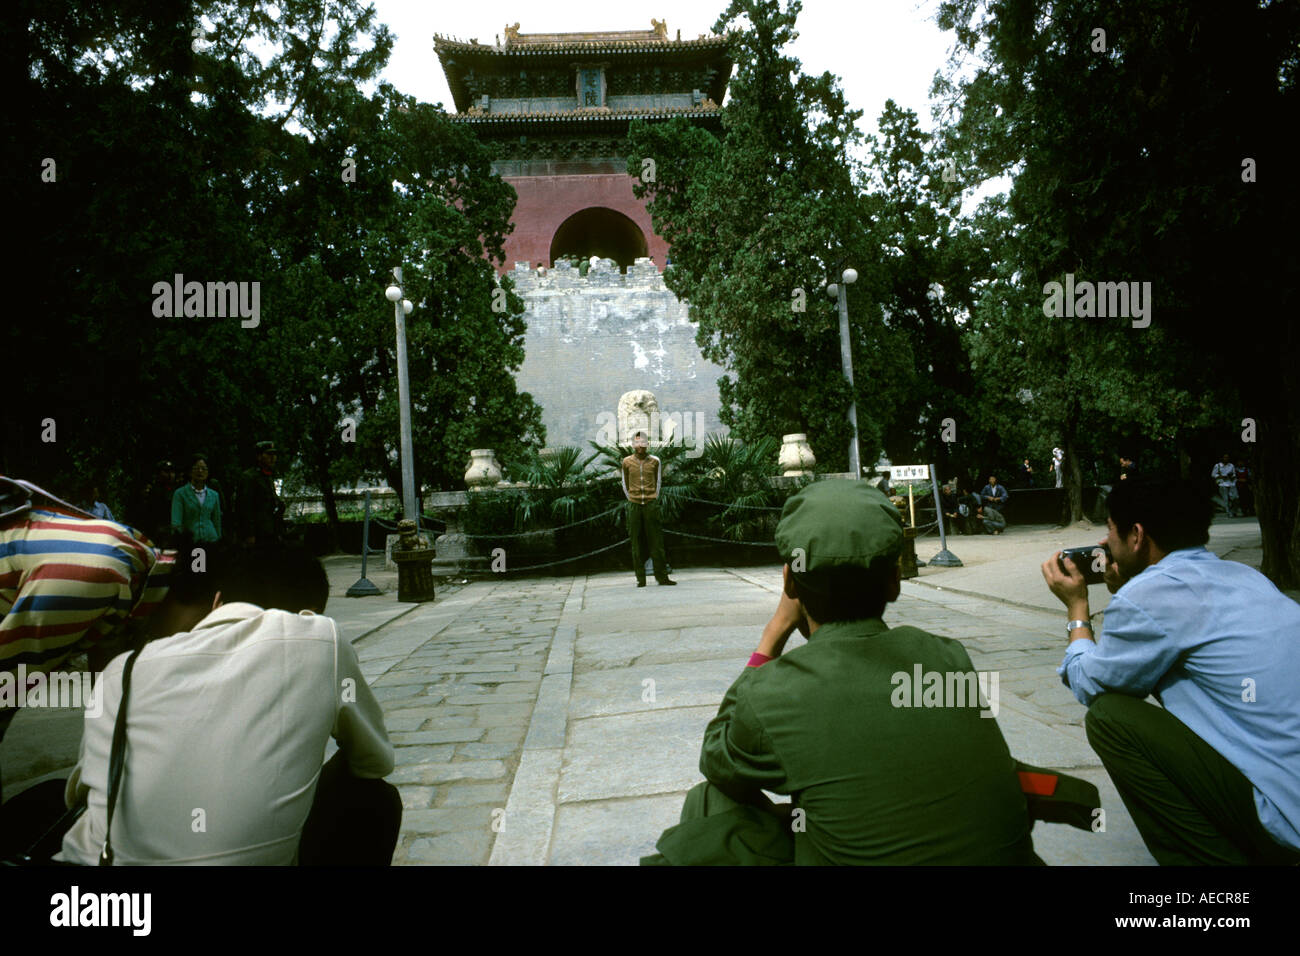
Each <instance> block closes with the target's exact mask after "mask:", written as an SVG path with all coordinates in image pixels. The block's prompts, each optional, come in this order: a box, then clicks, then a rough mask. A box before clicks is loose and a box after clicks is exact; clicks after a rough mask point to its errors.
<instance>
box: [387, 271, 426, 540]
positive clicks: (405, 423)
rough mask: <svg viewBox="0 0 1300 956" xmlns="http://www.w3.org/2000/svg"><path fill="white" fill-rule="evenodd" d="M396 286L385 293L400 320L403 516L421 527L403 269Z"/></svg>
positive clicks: (408, 303)
mask: <svg viewBox="0 0 1300 956" xmlns="http://www.w3.org/2000/svg"><path fill="white" fill-rule="evenodd" d="M393 278H394V279H395V280H396V282H395V284H393V285H390V286H389V287H388V288H387V289H385V290H384V298H386V299H388V301H389V302H391V303H393V317H394V319H395V320H396V321H397V403H398V406H399V413H400V415H401V428H402V514H403V516H404V517H407V518H410V519H411V520H413V521H414V522H415V526H416V529H417V530H418V529H419V527H420V509H419V508H417V507H416V506H415V458H414V457H413V451H412V447H411V446H412V442H411V376H410V372H409V371H408V370H407V363H406V316H407V315H409V314H410V313H411V311H412V310H413V309H414V308H415V306H413V305H412V304H411V300H410V299H404V298H402V267H401V266H397V267H396V268H394V269H393Z"/></svg>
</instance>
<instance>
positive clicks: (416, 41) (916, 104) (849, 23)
mask: <svg viewBox="0 0 1300 956" xmlns="http://www.w3.org/2000/svg"><path fill="white" fill-rule="evenodd" d="M372 2H373V3H374V5H375V10H376V12H377V14H378V19H379V20H380V21H381V22H383V23H386V24H387V25H388V27H389V29H390V30H391V31H392V32H393V34H394V36H395V38H396V42H395V44H394V46H393V55H392V57H391V59H390V60H389V63H388V67H387V68H386V69H385V70H384V73H383V78H384V79H385V80H387V81H388V82H390V83H392V84H393V85H394V86H396V87H397V88H398V89H399V90H401V91H402V92H403V93H407V94H410V95H412V96H415V97H416V98H417V99H419V100H421V101H424V102H429V103H441V104H442V105H443V106H444V107H445V108H447V109H448V110H449V111H453V112H454V110H455V106H454V104H453V103H452V101H451V93H450V91H449V90H448V89H447V81H446V78H445V77H444V76H443V74H442V68H441V66H440V65H439V63H438V58H437V57H436V56H435V55H434V52H433V35H434V34H435V33H441V34H443V35H448V36H454V37H457V38H459V39H462V40H469V39H471V38H474V39H477V40H478V41H479V42H480V43H493V42H495V38H496V36H497V35H502V36H504V34H505V26H506V24H514V23H518V24H519V31H520V32H521V33H565V32H576V31H580V30H649V29H650V19H651V18H652V17H653V18H655V19H658V20H665V19H666V20H667V23H668V36H669V37H670V38H675V37H676V36H677V31H678V30H681V32H682V39H693V38H695V37H696V36H698V35H699V34H701V33H709V32H710V28H711V27H712V26H713V23H714V21H715V20H716V19H717V18H718V15H719V14H720V13H721V12H722V11H723V10H724V9H725V8H726V6H727V0H651V2H650V3H648V4H641V3H635V2H633V3H627V2H622V3H620V2H617V0H615V2H610V0H569V2H566V3H539V2H537V0H495V2H491V3H464V2H458V3H452V2H448V0H433V2H427V0H372ZM937 7H938V3H937V0H804V5H803V12H802V13H801V14H800V15H799V21H798V25H797V29H798V32H799V39H798V40H796V41H795V43H794V44H792V45H791V47H790V49H789V50H788V51H787V52H788V53H789V54H790V55H792V56H794V57H796V58H797V59H799V60H800V61H802V64H803V71H804V72H805V73H807V74H810V75H817V74H820V73H822V72H823V71H826V70H829V71H830V72H831V73H834V74H835V75H836V76H838V77H840V81H841V82H840V87H841V89H843V90H844V94H845V97H846V98H847V100H848V102H849V105H850V106H851V107H853V108H854V109H860V110H863V111H864V113H865V115H864V116H863V118H862V120H861V121H860V123H859V127H860V128H861V130H862V131H863V132H864V133H873V132H875V130H876V121H877V119H878V118H879V116H880V112H881V110H882V109H884V105H885V101H886V100H887V99H890V98H891V97H892V98H893V99H894V101H895V102H897V103H898V104H899V105H900V106H903V107H905V108H909V109H912V110H913V111H915V112H916V114H917V117H918V120H919V122H920V124H921V127H922V128H923V129H927V130H928V129H931V128H932V126H933V124H932V122H931V120H930V104H929V89H930V82H931V81H932V80H933V78H934V74H935V71H936V70H940V69H942V68H943V67H944V65H945V64H946V62H947V58H948V52H949V48H950V47H951V45H952V40H953V37H952V35H951V34H945V33H943V32H941V31H940V30H939V28H938V26H937V25H936V24H935V23H934V19H933V16H934V12H935V10H936V9H937Z"/></svg>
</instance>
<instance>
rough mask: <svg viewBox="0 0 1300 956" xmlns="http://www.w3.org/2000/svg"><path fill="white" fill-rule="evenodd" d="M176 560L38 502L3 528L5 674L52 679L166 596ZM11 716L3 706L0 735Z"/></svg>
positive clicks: (109, 524)
mask: <svg viewBox="0 0 1300 956" xmlns="http://www.w3.org/2000/svg"><path fill="white" fill-rule="evenodd" d="M174 559H175V555H174V554H173V553H172V552H163V551H160V550H158V549H157V548H155V547H153V546H152V544H151V543H150V542H149V540H148V539H147V538H145V537H144V535H142V534H141V533H140V532H138V531H135V530H134V529H132V528H128V527H127V526H125V525H122V524H118V523H117V522H114V521H105V520H101V519H96V518H89V517H86V516H85V514H84V512H79V511H77V510H75V509H73V508H70V507H63V506H61V505H56V504H52V503H50V502H46V501H41V502H39V503H35V504H33V506H32V507H31V508H30V509H28V510H26V511H24V512H22V513H20V514H18V515H11V516H9V517H7V518H6V519H5V520H3V521H2V522H0V671H6V670H7V671H16V670H17V668H18V665H19V664H24V665H26V671H27V673H28V674H35V673H47V672H49V671H51V670H53V669H54V668H56V667H58V666H59V665H60V664H62V663H63V662H64V661H66V660H67V659H68V658H69V657H71V656H72V655H73V654H75V653H77V652H79V651H84V650H86V649H87V648H89V647H91V646H93V645H95V644H98V643H99V642H101V641H103V640H105V639H108V638H111V637H116V636H118V634H119V633H120V629H121V628H122V626H123V625H124V624H125V623H126V622H127V621H128V620H131V619H135V618H140V617H143V616H145V615H147V614H149V613H151V612H152V611H153V610H154V609H155V608H157V606H158V605H159V604H160V603H162V601H163V599H164V598H166V596H167V581H168V578H167V575H168V574H169V573H170V572H171V569H172V567H173V566H174V565H173V561H174ZM13 715H14V711H13V710H12V709H9V708H6V707H5V706H4V705H3V704H2V703H0V735H3V731H4V728H5V727H6V726H7V725H8V723H9V721H10V720H11V719H12V718H13Z"/></svg>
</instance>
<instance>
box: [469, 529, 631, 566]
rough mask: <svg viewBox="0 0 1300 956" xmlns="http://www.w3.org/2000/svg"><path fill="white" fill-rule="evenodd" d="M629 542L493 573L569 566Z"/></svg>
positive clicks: (626, 540) (627, 539)
mask: <svg viewBox="0 0 1300 956" xmlns="http://www.w3.org/2000/svg"><path fill="white" fill-rule="evenodd" d="M631 540H632V539H631V538H624V539H623V540H622V541H616V542H614V543H613V544H611V545H610V546H609V547H607V548H600V549H598V550H596V551H588V552H587V553H586V554H576V555H574V556H573V557H571V558H561V559H560V560H559V561H548V562H546V564H529V565H526V566H525V567H522V568H506V570H505V571H497V572H495V573H497V574H513V573H515V572H516V571H535V570H537V569H538V568H553V567H555V566H556V565H557V564H570V563H572V562H574V561H578V560H581V559H582V558H590V557H592V556H593V555H597V554H604V553H605V552H606V551H613V550H614V549H615V548H621V547H622V546H623V545H625V544H627V543H628V542H629V541H631Z"/></svg>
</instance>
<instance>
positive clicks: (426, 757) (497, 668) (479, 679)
mask: <svg viewBox="0 0 1300 956" xmlns="http://www.w3.org/2000/svg"><path fill="white" fill-rule="evenodd" d="M572 583H573V582H572V581H571V580H569V579H563V580H557V581H537V582H524V583H511V584H505V583H497V582H490V581H489V582H481V583H479V584H476V585H474V586H472V587H470V588H467V589H465V590H464V591H463V592H461V593H459V594H456V595H454V596H452V597H451V598H449V599H447V600H446V601H439V602H437V603H435V604H429V605H424V606H422V607H420V608H419V609H417V610H415V611H413V612H412V613H410V614H408V615H405V616H404V617H402V618H401V619H400V620H398V621H396V622H394V623H393V624H391V625H389V626H388V627H386V628H384V629H383V630H382V631H380V632H379V633H377V634H375V635H372V636H371V637H369V638H367V639H365V640H363V641H361V642H360V643H359V644H358V645H357V651H358V656H359V657H360V659H361V667H362V671H363V673H364V674H365V675H366V678H367V679H368V680H369V681H370V682H371V684H372V686H373V688H374V691H375V694H376V696H377V697H378V698H379V700H380V701H381V702H382V704H383V707H384V712H385V722H386V724H387V726H388V730H389V735H390V737H391V739H392V741H393V744H394V746H395V747H396V750H397V757H398V765H397V769H396V770H395V771H394V773H393V774H392V775H390V776H389V778H388V779H389V781H390V782H392V783H394V784H396V785H397V786H398V789H399V790H400V791H401V794H402V803H403V806H404V807H405V811H404V814H403V821H402V838H401V840H400V841H399V846H398V850H397V855H396V857H395V859H394V862H395V863H487V862H488V857H489V854H490V852H491V848H492V842H493V837H494V836H495V831H494V830H493V823H494V817H493V811H494V810H496V811H497V815H496V820H497V825H498V826H500V825H501V823H500V820H501V817H502V813H503V811H504V808H505V806H506V799H507V796H508V794H509V787H510V783H511V780H512V779H513V778H514V772H515V769H516V767H517V765H518V762H519V754H520V751H521V748H522V746H523V742H524V736H525V734H526V732H527V730H528V725H529V719H530V717H531V716H532V713H533V709H534V703H535V702H536V700H537V696H538V691H539V688H540V686H541V681H542V668H543V665H544V663H545V661H546V655H547V652H548V651H549V649H550V646H551V643H552V640H553V638H554V635H555V628H556V624H557V623H558V621H559V617H560V609H561V607H562V606H563V603H564V598H565V595H566V594H567V592H568V591H569V589H570V588H571V586H572Z"/></svg>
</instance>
